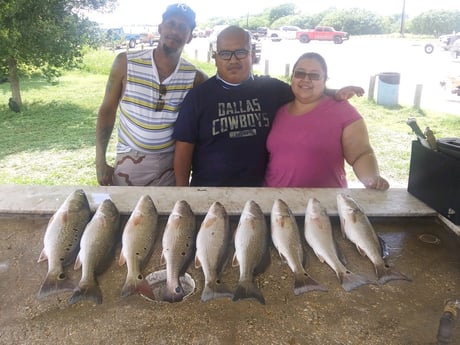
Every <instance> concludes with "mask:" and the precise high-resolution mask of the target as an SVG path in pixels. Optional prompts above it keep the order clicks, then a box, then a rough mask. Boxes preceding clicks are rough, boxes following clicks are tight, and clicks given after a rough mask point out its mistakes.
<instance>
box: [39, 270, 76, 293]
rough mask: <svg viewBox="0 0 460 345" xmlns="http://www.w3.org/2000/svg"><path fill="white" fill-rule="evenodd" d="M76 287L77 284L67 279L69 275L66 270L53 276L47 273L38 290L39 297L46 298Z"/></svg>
mask: <svg viewBox="0 0 460 345" xmlns="http://www.w3.org/2000/svg"><path fill="white" fill-rule="evenodd" d="M74 288H75V284H74V283H72V282H71V281H70V280H68V279H67V275H66V274H65V273H64V272H61V273H59V274H58V275H52V276H51V275H50V274H47V275H46V277H45V280H44V281H43V284H42V286H41V287H40V291H39V292H38V298H44V297H47V296H49V295H52V294H55V293H59V292H63V291H72V290H73V289H74Z"/></svg>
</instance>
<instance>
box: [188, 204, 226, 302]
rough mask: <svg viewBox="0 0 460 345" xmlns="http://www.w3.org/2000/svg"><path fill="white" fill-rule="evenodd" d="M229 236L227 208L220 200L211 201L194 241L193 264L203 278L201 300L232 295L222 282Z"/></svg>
mask: <svg viewBox="0 0 460 345" xmlns="http://www.w3.org/2000/svg"><path fill="white" fill-rule="evenodd" d="M231 239H232V233H231V230H230V220H229V217H228V215H227V211H226V210H225V207H224V206H223V205H222V204H221V203H220V202H214V203H213V204H212V205H211V206H210V207H209V210H208V212H207V213H206V216H205V218H204V220H203V222H202V224H201V227H200V229H199V231H198V235H197V240H196V256H195V267H196V268H199V267H202V269H203V274H204V278H205V284H204V288H203V291H202V294H201V300H202V301H203V302H206V301H209V300H211V299H215V298H221V297H233V292H232V291H231V289H230V288H229V287H228V286H227V285H226V284H224V283H223V282H222V281H221V275H222V272H223V270H224V268H225V265H226V263H227V261H228V255H229V251H230V244H231Z"/></svg>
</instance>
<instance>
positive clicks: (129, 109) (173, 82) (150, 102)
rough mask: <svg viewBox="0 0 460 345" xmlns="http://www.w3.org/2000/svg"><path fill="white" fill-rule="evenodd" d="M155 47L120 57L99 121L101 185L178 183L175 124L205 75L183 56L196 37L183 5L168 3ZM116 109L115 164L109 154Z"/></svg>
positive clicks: (192, 16)
mask: <svg viewBox="0 0 460 345" xmlns="http://www.w3.org/2000/svg"><path fill="white" fill-rule="evenodd" d="M162 18H163V20H162V22H161V24H160V25H159V27H158V31H159V33H160V40H159V42H158V46H157V47H156V48H155V49H153V50H143V51H138V52H132V53H131V52H129V53H126V52H123V53H120V54H118V56H117V57H116V59H115V61H114V63H113V65H112V69H111V71H110V75H109V79H108V82H107V87H106V91H105V95H104V99H103V101H102V104H101V107H100V108H99V112H98V118H97V124H96V172H97V180H98V183H99V184H100V185H106V186H107V185H122V186H126V185H128V186H149V185H150V186H154V185H164V186H165V185H171V186H172V185H175V177H174V170H173V161H174V140H173V139H172V132H173V125H174V123H175V121H176V118H177V115H178V112H179V109H180V106H181V104H182V101H183V99H184V97H185V95H186V94H187V93H188V91H189V90H190V89H191V88H192V87H193V86H195V85H197V84H199V83H201V82H203V81H204V80H206V79H207V76H206V75H205V74H204V73H203V72H201V71H199V70H197V68H196V67H195V66H194V65H192V64H191V63H190V62H188V61H186V60H185V59H183V58H182V57H181V54H182V51H183V49H184V46H185V45H186V44H187V43H189V42H190V41H191V40H192V31H193V29H194V28H195V26H196V23H195V12H194V11H193V10H192V9H191V8H190V7H189V6H187V5H186V4H184V3H177V4H172V5H169V6H168V7H167V8H166V11H165V12H164V13H163V16H162ZM117 110H118V116H119V125H118V140H117V156H116V161H115V165H114V167H112V166H111V165H109V164H108V163H107V159H106V153H107V147H108V144H109V141H110V137H111V134H112V131H113V127H114V125H115V120H116V115H117Z"/></svg>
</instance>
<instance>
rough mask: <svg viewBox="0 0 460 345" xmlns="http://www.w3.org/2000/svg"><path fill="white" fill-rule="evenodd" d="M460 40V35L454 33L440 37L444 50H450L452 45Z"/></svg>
mask: <svg viewBox="0 0 460 345" xmlns="http://www.w3.org/2000/svg"><path fill="white" fill-rule="evenodd" d="M459 38H460V33H453V34H448V35H441V36H439V43H440V46H441V48H442V49H444V50H449V49H450V47H451V46H452V44H453V43H454V42H455V41H457V40H458V39H459Z"/></svg>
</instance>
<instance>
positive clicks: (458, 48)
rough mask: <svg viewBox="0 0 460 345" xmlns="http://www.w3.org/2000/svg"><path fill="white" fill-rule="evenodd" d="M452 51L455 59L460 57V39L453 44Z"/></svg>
mask: <svg viewBox="0 0 460 345" xmlns="http://www.w3.org/2000/svg"><path fill="white" fill-rule="evenodd" d="M450 51H451V53H452V56H453V57H454V58H455V59H456V58H458V57H459V56H460V39H457V40H455V42H454V43H452V45H451V46H450Z"/></svg>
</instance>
